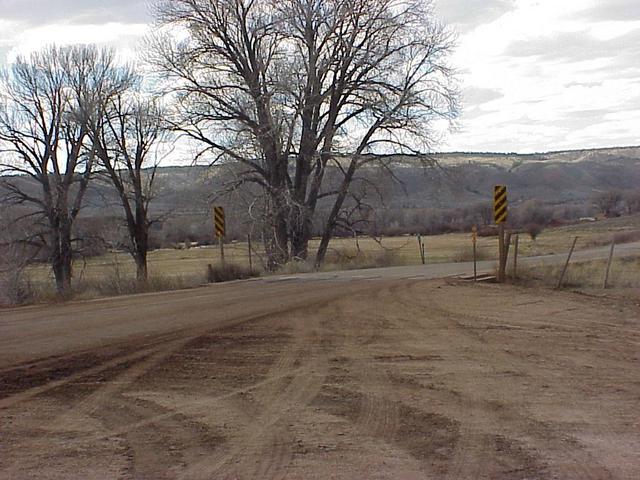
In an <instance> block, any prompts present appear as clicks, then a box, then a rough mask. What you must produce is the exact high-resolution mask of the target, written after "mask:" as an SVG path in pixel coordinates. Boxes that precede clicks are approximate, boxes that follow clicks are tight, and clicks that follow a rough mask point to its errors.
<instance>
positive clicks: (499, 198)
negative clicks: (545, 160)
mask: <svg viewBox="0 0 640 480" xmlns="http://www.w3.org/2000/svg"><path fill="white" fill-rule="evenodd" d="M507 214H508V209H507V187H506V185H496V186H495V187H494V189H493V220H494V221H495V223H496V225H498V254H499V257H498V258H499V259H498V282H499V283H503V282H504V280H505V271H506V268H507V251H508V250H507V248H508V246H507V245H505V243H506V242H505V232H504V225H505V223H506V221H507Z"/></svg>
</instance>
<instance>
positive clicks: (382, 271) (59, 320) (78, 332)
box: [0, 242, 640, 369]
mask: <svg viewBox="0 0 640 480" xmlns="http://www.w3.org/2000/svg"><path fill="white" fill-rule="evenodd" d="M608 251H609V249H608V247H602V248H596V249H591V250H584V251H579V252H576V254H575V261H585V260H590V259H597V258H605V257H606V256H607V255H608ZM637 254H640V242H636V243H632V244H625V245H620V246H618V247H617V249H616V255H617V256H621V255H637ZM565 258H566V254H558V255H548V256H544V257H531V258H526V259H525V258H523V259H522V263H524V264H554V263H561V262H563V261H564V260H565ZM494 265H495V262H492V261H484V262H479V271H480V272H491V271H492V270H493V269H494ZM472 271H473V267H472V264H471V263H443V264H433V265H426V266H425V265H416V266H407V267H389V268H375V269H366V270H350V271H341V272H329V273H310V274H300V275H286V276H273V277H266V278H263V279H258V280H250V281H243V282H232V283H228V284H217V285H210V286H205V287H202V288H198V289H193V290H185V291H176V292H162V293H153V294H144V295H133V296H127V297H116V298H109V299H100V300H92V301H84V302H72V303H69V304H61V305H46V306H34V307H26V308H17V309H5V310H0V369H6V368H8V367H11V366H13V365H19V364H24V363H25V362H33V361H36V360H39V359H43V358H46V357H51V356H56V355H61V354H67V353H72V352H79V351H84V350H90V349H92V348H96V347H104V346H107V345H116V344H118V343H119V342H123V341H130V340H132V339H141V340H144V339H145V338H146V339H148V340H149V341H152V339H153V338H155V337H157V336H159V335H170V334H174V335H179V332H181V331H188V330H193V329H198V328H205V329H207V328H212V327H220V326H227V325H231V324H235V323H239V322H242V321H246V320H248V319H254V318H257V317H259V316H261V315H267V314H271V313H277V312H278V311H285V310H290V309H292V308H296V307H305V306H309V305H313V304H318V305H320V304H323V303H325V302H327V301H328V300H330V299H335V298H339V297H341V296H346V295H351V294H353V293H354V292H358V291H363V290H366V289H367V288H369V287H370V286H371V282H394V281H398V280H411V279H433V278H444V277H449V276H455V275H463V274H470V273H471V272H472Z"/></svg>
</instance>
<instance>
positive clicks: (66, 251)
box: [51, 227, 73, 297]
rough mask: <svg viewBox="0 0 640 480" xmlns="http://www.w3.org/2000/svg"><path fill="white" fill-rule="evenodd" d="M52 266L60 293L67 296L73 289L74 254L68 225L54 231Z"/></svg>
mask: <svg viewBox="0 0 640 480" xmlns="http://www.w3.org/2000/svg"><path fill="white" fill-rule="evenodd" d="M51 236H52V252H51V267H52V269H53V275H54V277H55V280H56V290H57V292H58V295H60V296H61V297H66V296H67V295H69V293H70V291H71V273H72V259H73V254H72V250H71V231H70V229H69V228H68V227H62V228H58V229H55V230H54V231H53V233H52V235H51Z"/></svg>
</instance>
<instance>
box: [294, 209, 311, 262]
mask: <svg viewBox="0 0 640 480" xmlns="http://www.w3.org/2000/svg"><path fill="white" fill-rule="evenodd" d="M311 227H312V221H311V217H310V215H309V213H308V212H307V211H306V209H304V210H303V209H299V210H298V212H297V215H295V217H294V219H293V220H292V228H291V257H292V258H295V259H298V260H306V259H307V258H308V257H309V239H310V238H311Z"/></svg>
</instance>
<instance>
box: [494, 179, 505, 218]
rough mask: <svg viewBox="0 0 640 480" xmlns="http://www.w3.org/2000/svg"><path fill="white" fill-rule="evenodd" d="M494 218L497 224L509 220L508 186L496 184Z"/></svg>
mask: <svg viewBox="0 0 640 480" xmlns="http://www.w3.org/2000/svg"><path fill="white" fill-rule="evenodd" d="M493 219H494V221H495V222H496V225H500V224H501V223H504V222H506V221H507V187H506V186H505V185H496V186H495V187H494V189H493Z"/></svg>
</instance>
